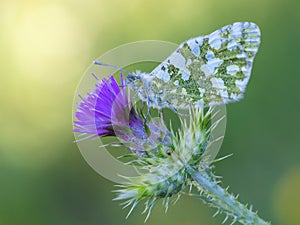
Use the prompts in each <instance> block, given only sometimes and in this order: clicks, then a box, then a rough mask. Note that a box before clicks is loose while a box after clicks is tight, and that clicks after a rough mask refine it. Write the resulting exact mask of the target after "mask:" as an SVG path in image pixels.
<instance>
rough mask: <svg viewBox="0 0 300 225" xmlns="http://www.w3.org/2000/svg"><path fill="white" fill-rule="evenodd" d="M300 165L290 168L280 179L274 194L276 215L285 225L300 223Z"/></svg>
mask: <svg viewBox="0 0 300 225" xmlns="http://www.w3.org/2000/svg"><path fill="white" fill-rule="evenodd" d="M299 187H300V166H298V167H294V168H292V169H290V171H288V172H287V173H286V174H284V176H283V177H282V178H281V179H279V180H278V182H277V186H276V188H275V192H274V194H273V199H274V208H275V215H276V216H277V217H278V218H279V220H280V221H281V224H285V225H299V224H300V213H299V206H300V192H299Z"/></svg>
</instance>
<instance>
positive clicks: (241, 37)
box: [151, 22, 260, 108]
mask: <svg viewBox="0 0 300 225" xmlns="http://www.w3.org/2000/svg"><path fill="white" fill-rule="evenodd" d="M259 44H260V31H259V28H258V26H257V25H256V24H254V23H249V22H239V23H234V24H231V25H227V26H225V27H223V28H221V29H219V30H217V31H215V32H213V33H211V34H209V35H206V36H200V37H197V38H192V39H189V40H188V41H186V42H183V43H182V44H180V46H179V47H178V49H177V50H176V51H175V52H173V53H172V54H171V55H170V56H169V57H168V58H167V59H166V60H165V61H164V62H163V63H161V64H160V65H159V66H158V67H156V68H155V69H154V70H153V71H152V73H151V75H152V76H154V78H153V80H152V87H153V89H155V91H157V92H161V93H164V98H165V101H167V102H168V103H169V104H170V105H172V106H174V107H179V108H180V107H186V106H187V105H188V104H191V103H192V104H195V105H204V106H212V105H217V104H222V103H229V102H234V101H237V100H239V99H240V98H242V96H243V93H244V91H245V88H246V85H247V83H248V80H249V77H250V73H251V69H252V63H253V59H254V56H255V54H256V53H257V51H258V47H259Z"/></svg>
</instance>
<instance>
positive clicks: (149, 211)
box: [144, 202, 154, 223]
mask: <svg viewBox="0 0 300 225" xmlns="http://www.w3.org/2000/svg"><path fill="white" fill-rule="evenodd" d="M153 206H154V202H152V203H151V204H150V207H149V210H148V214H147V216H146V219H145V220H144V223H146V222H147V220H148V219H149V216H150V214H151V212H152V209H153Z"/></svg>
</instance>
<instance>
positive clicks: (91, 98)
mask: <svg viewBox="0 0 300 225" xmlns="http://www.w3.org/2000/svg"><path fill="white" fill-rule="evenodd" d="M95 77H96V76H95ZM96 79H97V81H98V83H97V84H96V87H95V89H94V90H93V91H92V92H91V93H89V94H87V95H86V97H85V98H83V97H81V96H79V97H80V98H81V103H80V104H79V105H77V112H76V113H75V116H76V118H77V120H76V121H74V127H75V128H74V130H73V131H74V132H79V133H81V134H80V135H81V136H83V138H82V139H81V140H84V139H87V138H92V137H96V136H99V137H105V136H117V137H118V138H119V139H120V141H121V142H122V143H123V144H124V145H125V146H126V147H127V148H129V149H130V150H131V151H132V152H134V153H136V154H138V155H140V154H141V153H142V152H145V147H146V146H147V149H149V146H153V148H154V149H155V148H156V147H157V145H158V143H162V140H163V139H162V137H165V136H166V134H169V131H168V130H167V128H166V127H165V126H164V124H163V123H162V122H159V121H152V122H151V123H150V122H147V121H143V119H142V117H141V116H140V115H139V114H137V113H136V111H135V110H134V108H133V107H132V104H131V102H130V101H129V98H128V95H127V93H126V87H125V81H124V79H123V76H122V74H120V80H121V85H119V84H118V83H117V82H116V80H115V78H114V77H113V76H110V77H109V78H108V79H105V78H104V79H102V80H99V79H98V78H96ZM120 86H121V87H120ZM166 140H167V139H166Z"/></svg>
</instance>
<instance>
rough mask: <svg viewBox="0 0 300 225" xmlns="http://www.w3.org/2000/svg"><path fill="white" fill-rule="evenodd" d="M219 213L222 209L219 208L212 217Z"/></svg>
mask: <svg viewBox="0 0 300 225" xmlns="http://www.w3.org/2000/svg"><path fill="white" fill-rule="evenodd" d="M219 213H220V211H219V210H217V211H216V212H215V213H214V215H213V216H212V217H216V216H217V215H218V214H219Z"/></svg>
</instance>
